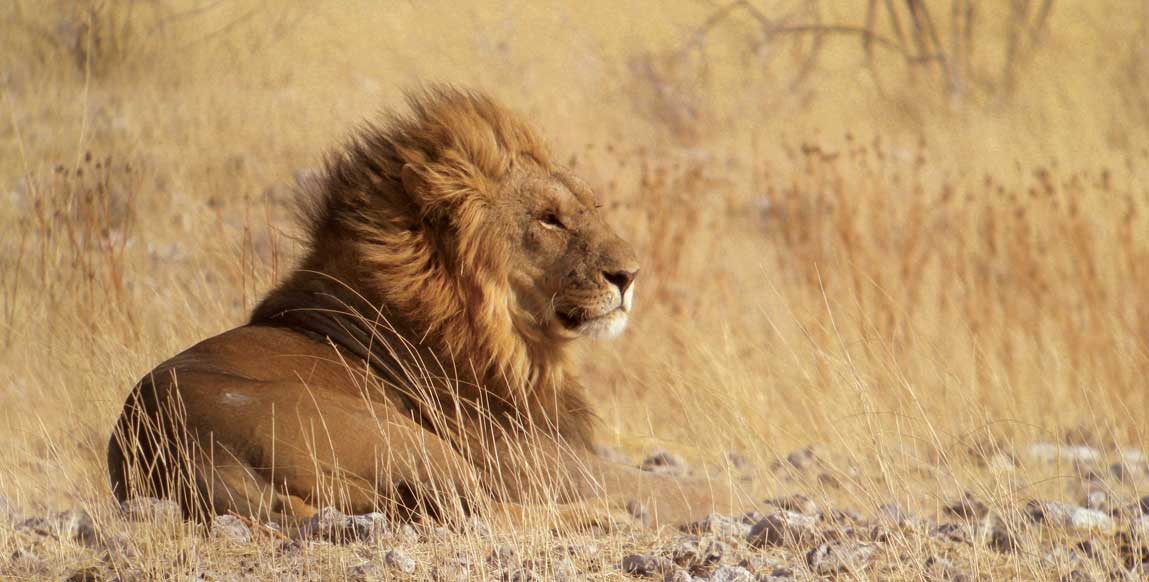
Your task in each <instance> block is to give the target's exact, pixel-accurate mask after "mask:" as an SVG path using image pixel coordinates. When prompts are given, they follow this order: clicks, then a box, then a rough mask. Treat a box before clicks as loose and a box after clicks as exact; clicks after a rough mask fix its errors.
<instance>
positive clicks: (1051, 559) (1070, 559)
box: [1041, 547, 1082, 571]
mask: <svg viewBox="0 0 1149 582" xmlns="http://www.w3.org/2000/svg"><path fill="white" fill-rule="evenodd" d="M1041 563H1042V565H1043V566H1045V567H1046V568H1049V569H1052V570H1054V571H1060V570H1068V569H1070V568H1074V567H1077V566H1078V565H1080V564H1081V563H1082V560H1081V555H1080V554H1078V553H1077V552H1075V551H1073V550H1070V549H1066V548H1062V547H1055V548H1053V549H1052V550H1050V551H1048V552H1046V553H1045V555H1044V556H1042V557H1041Z"/></svg>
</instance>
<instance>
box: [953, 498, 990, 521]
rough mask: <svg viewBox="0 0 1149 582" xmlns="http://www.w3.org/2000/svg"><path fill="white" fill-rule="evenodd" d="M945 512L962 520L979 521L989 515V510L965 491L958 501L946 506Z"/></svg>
mask: <svg viewBox="0 0 1149 582" xmlns="http://www.w3.org/2000/svg"><path fill="white" fill-rule="evenodd" d="M945 512H946V513H948V514H950V515H952V516H955V517H960V518H962V519H981V518H983V517H985V516H986V514H988V513H989V508H988V507H986V506H985V504H984V503H982V502H980V501H978V500H977V499H976V498H974V496H973V494H972V493H970V492H968V491H967V492H966V493H965V495H963V496H962V497H961V498H960V499H958V500H957V501H954V502H953V503H950V504H949V505H947V506H946V507H945Z"/></svg>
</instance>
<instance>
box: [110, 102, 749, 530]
mask: <svg viewBox="0 0 1149 582" xmlns="http://www.w3.org/2000/svg"><path fill="white" fill-rule="evenodd" d="M408 101H409V103H410V106H411V109H412V114H411V115H409V116H392V117H391V118H390V119H389V120H388V121H387V122H386V124H385V125H383V126H368V127H366V128H365V129H364V130H362V131H361V132H359V134H358V136H357V137H356V138H355V139H353V140H352V141H351V142H350V143H349V144H348V145H347V147H346V148H345V149H344V151H342V152H340V153H339V154H338V155H336V156H333V157H331V158H330V159H329V161H328V164H327V168H326V174H325V176H324V178H323V179H322V180H321V181H319V182H317V184H316V185H315V188H314V190H316V191H315V192H312V193H311V194H312V196H311V199H310V204H309V208H308V211H307V215H308V227H309V228H308V232H309V250H308V252H307V254H306V256H305V258H304V259H303V262H302V265H301V266H300V267H299V269H298V270H296V271H295V272H294V273H293V274H292V275H291V276H290V277H288V278H287V280H286V281H284V282H283V283H282V284H281V285H280V286H279V287H278V288H276V289H275V290H274V291H272V292H271V293H270V294H269V295H268V296H267V298H266V299H264V300H263V302H262V303H261V304H260V305H259V306H258V307H257V308H256V309H255V312H254V313H253V314H252V317H251V321H250V322H249V323H248V324H247V325H244V326H241V327H238V328H236V329H233V330H231V331H228V332H225V333H223V334H220V335H218V336H215V337H213V338H210V339H207V340H204V341H203V342H201V343H199V344H197V345H195V346H193V347H191V348H189V349H188V350H187V351H184V352H183V353H181V354H179V355H177V356H175V357H173V358H172V359H170V360H168V361H166V362H164V363H163V364H161V365H160V366H159V367H157V368H156V369H155V370H153V371H152V372H151V373H149V374H148V375H147V376H146V377H145V378H144V379H143V380H141V381H140V383H139V384H137V385H136V386H135V388H134V389H133V390H132V392H131V394H130V395H129V396H128V399H127V403H126V404H125V405H124V409H123V412H122V414H121V416H120V419H119V422H118V423H117V425H116V429H115V433H114V435H113V437H112V439H111V443H110V445H109V450H108V468H109V471H110V473H111V481H112V489H113V491H114V493H115V495H116V498H117V499H119V500H120V501H123V500H125V499H128V498H129V497H132V496H157V497H168V498H173V499H175V500H177V501H178V502H179V504H180V506H181V507H182V509H183V511H184V513H185V516H187V517H193V518H197V519H207V520H209V519H211V516H213V515H215V514H222V513H236V514H239V515H241V516H252V517H256V518H258V519H272V520H277V521H280V522H282V523H285V524H296V525H298V524H299V523H301V520H305V519H307V518H309V517H310V516H312V515H313V514H314V513H315V512H316V511H317V509H316V508H318V507H323V506H327V505H333V506H336V507H338V508H340V509H342V510H343V511H345V512H349V513H365V512H370V511H375V510H382V511H386V512H389V513H390V514H392V515H396V516H397V517H400V518H412V517H428V518H432V519H441V520H455V519H459V518H463V517H466V516H469V515H471V514H472V513H476V512H483V513H485V514H486V517H487V518H488V519H492V520H494V521H496V522H501V523H509V524H515V523H523V522H524V521H526V520H528V519H531V518H530V516H532V515H539V516H541V517H542V518H543V519H546V520H550V523H566V524H571V525H586V524H591V523H597V524H604V525H605V524H607V522H609V521H610V520H612V519H614V518H616V517H617V516H620V515H621V516H622V519H630V517H629V515H628V514H625V513H623V512H621V511H618V509H619V508H620V507H621V506H624V505H625V504H627V503H635V502H637V503H639V504H643V506H644V507H645V508H646V510H647V511H648V512H649V514H650V515H651V517H653V518H654V519H656V520H659V521H663V522H666V521H679V520H687V519H690V518H693V517H698V516H701V515H705V514H706V513H709V512H711V511H714V510H715V509H730V507H729V504H730V503H731V500H732V499H731V493H730V489H729V487H727V486H724V485H723V484H722V483H721V482H700V481H687V480H684V479H678V478H674V477H670V476H664V475H658V474H653V473H649V472H642V471H638V470H636V469H634V468H631V467H626V466H622V465H619V464H616V463H611V462H609V461H607V460H605V459H602V458H600V457H599V456H597V455H595V454H594V453H593V452H592V436H593V427H594V425H595V417H594V415H593V413H592V411H591V407H590V403H589V402H588V401H587V398H586V396H585V395H584V393H583V390H582V389H581V388H580V386H579V384H578V382H577V381H576V380H575V378H574V376H573V374H572V373H571V371H570V370H569V369H568V366H567V361H566V352H567V348H568V345H569V344H570V343H571V341H572V340H574V339H575V338H577V337H580V336H595V337H612V336H615V335H617V334H618V333H620V332H621V331H622V329H623V328H624V327H625V326H626V323H627V318H628V317H629V315H630V312H631V309H632V307H633V297H634V288H635V287H634V281H635V277H636V276H637V275H638V272H639V267H638V263H637V262H636V260H635V254H634V252H633V250H632V249H631V247H630V246H628V245H627V244H626V243H625V242H623V241H622V240H621V239H620V238H619V237H618V236H617V235H616V234H615V233H614V232H613V231H612V230H611V229H610V227H608V226H607V225H606V223H605V222H604V221H603V219H602V216H601V215H600V212H599V203H598V201H597V199H596V197H595V195H594V194H593V193H592V192H591V191H590V190H589V189H588V188H587V186H586V185H584V184H583V183H582V182H580V181H579V180H578V179H576V178H575V177H574V176H572V175H570V174H569V173H567V172H566V171H565V170H563V169H562V168H560V167H559V166H557V165H556V164H555V163H553V162H552V161H551V157H550V155H549V154H548V152H547V149H546V148H545V147H544V146H543V143H542V142H541V141H540V139H539V138H538V137H537V136H536V135H535V133H534V132H533V130H532V129H531V128H530V127H528V126H527V125H526V124H524V123H523V122H522V121H520V120H519V119H518V118H516V117H515V116H513V115H512V114H511V113H510V112H508V111H506V110H505V109H503V108H502V107H500V106H499V105H497V104H495V103H494V102H493V101H492V100H491V99H489V98H487V97H485V96H482V95H478V94H475V93H468V92H462V91H458V90H454V89H450V88H443V87H440V88H435V89H430V90H426V91H422V92H419V93H417V94H413V95H410V96H409V97H408ZM633 507H634V506H633V505H631V509H633Z"/></svg>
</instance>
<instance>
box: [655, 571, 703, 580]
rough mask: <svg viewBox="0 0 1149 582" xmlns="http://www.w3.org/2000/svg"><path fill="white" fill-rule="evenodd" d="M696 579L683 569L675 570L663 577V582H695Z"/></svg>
mask: <svg viewBox="0 0 1149 582" xmlns="http://www.w3.org/2000/svg"><path fill="white" fill-rule="evenodd" d="M695 579H696V578H695V577H694V576H691V575H690V572H687V571H686V570H683V569H682V568H675V569H673V570H671V571H669V572H667V573H666V575H665V576H663V577H662V581H663V582H694V580H695Z"/></svg>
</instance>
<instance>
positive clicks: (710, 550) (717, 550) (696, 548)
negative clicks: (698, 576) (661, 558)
mask: <svg viewBox="0 0 1149 582" xmlns="http://www.w3.org/2000/svg"><path fill="white" fill-rule="evenodd" d="M725 553H726V546H725V545H724V544H723V543H722V542H720V541H718V540H715V539H702V538H699V537H698V536H683V537H679V538H677V539H675V540H674V541H673V542H671V545H670V548H669V554H670V559H671V560H674V563H675V564H678V565H679V566H682V567H684V568H690V569H692V570H693V569H695V568H699V567H705V566H710V565H712V564H717V563H718V562H720V561H722V556H723V554H725Z"/></svg>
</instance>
